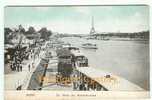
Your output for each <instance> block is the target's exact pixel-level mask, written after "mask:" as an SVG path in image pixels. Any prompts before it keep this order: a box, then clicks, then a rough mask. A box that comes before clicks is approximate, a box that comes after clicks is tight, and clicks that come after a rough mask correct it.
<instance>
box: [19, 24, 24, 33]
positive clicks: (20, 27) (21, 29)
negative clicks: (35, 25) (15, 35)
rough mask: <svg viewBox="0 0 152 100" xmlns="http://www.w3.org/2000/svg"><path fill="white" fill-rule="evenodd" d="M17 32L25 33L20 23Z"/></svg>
mask: <svg viewBox="0 0 152 100" xmlns="http://www.w3.org/2000/svg"><path fill="white" fill-rule="evenodd" d="M19 32H21V33H23V34H24V33H25V29H24V28H23V27H22V25H19Z"/></svg>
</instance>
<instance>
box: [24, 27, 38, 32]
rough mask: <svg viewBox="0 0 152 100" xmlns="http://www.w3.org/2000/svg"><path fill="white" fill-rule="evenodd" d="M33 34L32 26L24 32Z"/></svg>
mask: <svg viewBox="0 0 152 100" xmlns="http://www.w3.org/2000/svg"><path fill="white" fill-rule="evenodd" d="M35 33H36V31H35V29H34V27H32V26H30V27H29V28H28V31H27V32H26V34H35Z"/></svg>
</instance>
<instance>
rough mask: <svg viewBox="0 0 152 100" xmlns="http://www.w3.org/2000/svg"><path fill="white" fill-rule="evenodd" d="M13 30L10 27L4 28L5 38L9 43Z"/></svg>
mask: <svg viewBox="0 0 152 100" xmlns="http://www.w3.org/2000/svg"><path fill="white" fill-rule="evenodd" d="M11 32H13V31H12V30H11V29H10V28H8V27H7V28H4V33H5V34H4V38H5V43H7V42H8V41H9V38H10V36H9V34H10V33H11Z"/></svg>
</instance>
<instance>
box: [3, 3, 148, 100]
mask: <svg viewBox="0 0 152 100" xmlns="http://www.w3.org/2000/svg"><path fill="white" fill-rule="evenodd" d="M149 34H150V28H149V6H148V5H90V6H89V5H88V6H87V5H75V6H74V5H71V6H68V5H62V6H61V5H60V6H59V5H58V6H6V7H5V8H4V81H5V83H4V91H5V99H6V100H11V99H12V98H14V99H15V98H16V99H19V98H20V99H21V98H22V96H24V97H25V99H26V98H30V100H37V99H38V98H39V97H40V98H41V99H42V98H43V99H44V98H45V99H46V100H47V99H50V98H51V96H52V97H56V99H57V98H58V99H59V100H62V99H61V97H66V98H68V100H71V99H72V98H73V99H74V100H77V99H78V98H80V97H82V98H85V97H86V98H88V99H87V100H90V99H91V98H94V99H95V98H96V99H97V100H99V98H102V97H104V98H107V97H109V96H110V95H111V92H113V93H115V95H114V97H115V98H116V97H117V98H119V96H120V97H121V98H122V97H123V95H124V97H125V96H126V97H127V96H129V97H130V98H149V91H150V53H149V52H150V50H149V47H150V46H149V44H150V43H149V36H150V35H149ZM106 93H108V94H106ZM125 93H127V94H128V95H125ZM135 93H137V95H136V94H135ZM46 94H49V95H50V97H49V95H46ZM116 95H117V96H116ZM17 96H19V97H18V98H17ZM46 96H47V97H48V98H47V97H46ZM31 97H32V98H33V99H32V98H31ZM110 97H111V98H112V96H110ZM34 98H35V99H34ZM36 98H37V99H36ZM54 100H55V99H54ZM65 100H67V99H65Z"/></svg>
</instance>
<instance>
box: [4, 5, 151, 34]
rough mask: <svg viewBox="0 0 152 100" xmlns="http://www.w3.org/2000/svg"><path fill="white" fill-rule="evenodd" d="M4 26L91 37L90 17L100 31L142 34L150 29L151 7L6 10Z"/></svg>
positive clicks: (19, 8)
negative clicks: (42, 29) (141, 32)
mask: <svg viewBox="0 0 152 100" xmlns="http://www.w3.org/2000/svg"><path fill="white" fill-rule="evenodd" d="M4 13H5V14H4V18H5V20H4V24H5V25H4V26H5V27H10V28H17V27H18V25H20V24H21V25H22V26H23V27H24V28H25V29H26V30H27V29H28V27H29V26H33V27H34V28H35V29H36V30H39V29H40V28H42V27H47V29H48V30H51V31H53V32H59V33H79V34H89V32H90V28H91V18H92V16H93V17H94V27H95V30H96V31H97V32H139V31H146V30H149V7H148V6H52V7H51V6H50V7H5V12H4Z"/></svg>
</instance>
